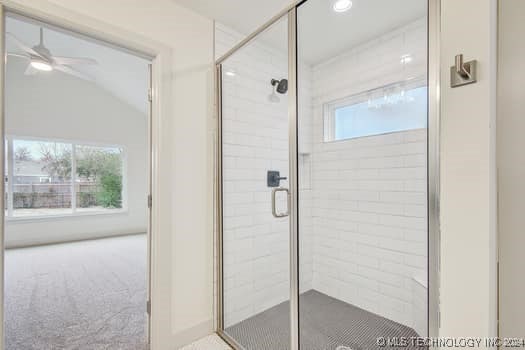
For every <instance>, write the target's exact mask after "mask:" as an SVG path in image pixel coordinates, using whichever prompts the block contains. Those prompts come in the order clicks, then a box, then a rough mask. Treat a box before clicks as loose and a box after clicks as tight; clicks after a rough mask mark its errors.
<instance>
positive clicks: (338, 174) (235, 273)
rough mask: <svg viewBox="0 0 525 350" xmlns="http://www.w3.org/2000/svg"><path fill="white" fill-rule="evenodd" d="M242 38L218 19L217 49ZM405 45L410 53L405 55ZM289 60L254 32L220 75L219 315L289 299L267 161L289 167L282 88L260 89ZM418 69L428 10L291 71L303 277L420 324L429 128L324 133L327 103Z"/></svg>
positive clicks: (282, 230) (271, 166)
mask: <svg viewBox="0 0 525 350" xmlns="http://www.w3.org/2000/svg"><path fill="white" fill-rule="evenodd" d="M282 35H284V36H286V32H283V34H282ZM240 38H242V36H241V35H239V34H237V33H235V32H234V31H233V30H230V29H229V28H227V27H225V26H223V25H221V24H217V25H216V56H217V57H220V55H222V54H223V53H224V52H226V51H227V50H228V49H229V48H231V47H232V46H233V44H234V43H236V42H238V41H239V39H240ZM404 54H411V55H412V56H413V61H412V62H411V63H410V64H409V65H404V66H401V65H400V56H402V55H404ZM287 63H288V61H287V56H286V52H285V49H283V50H280V49H278V48H275V47H272V46H271V45H269V44H268V42H262V41H260V40H257V41H255V42H253V43H251V44H250V45H249V46H248V47H245V48H243V49H242V51H239V52H238V53H237V54H235V56H233V57H231V58H230V59H228V60H227V61H226V62H225V63H224V66H223V71H226V70H228V71H231V72H234V74H235V75H233V76H230V75H228V76H224V79H223V161H224V163H223V169H224V173H223V180H224V182H223V185H224V208H223V210H224V263H225V266H224V272H225V276H224V277H225V280H224V289H225V290H224V306H225V326H226V327H228V326H231V325H233V324H235V323H237V322H239V321H242V320H244V319H246V318H248V317H250V316H253V315H255V314H257V313H259V312H261V311H264V310H265V309H267V308H270V307H272V306H274V305H276V304H278V303H280V302H282V301H285V300H288V299H289V255H288V253H289V236H288V235H289V233H288V220H287V219H275V218H274V217H273V216H272V215H271V202H270V193H271V189H269V188H268V187H266V171H267V170H279V171H280V172H281V175H282V176H288V115H287V102H288V98H287V97H286V96H283V95H279V97H280V99H281V101H280V102H279V103H270V102H268V99H267V97H268V95H269V94H270V93H271V91H272V89H271V85H270V80H271V79H272V78H277V79H281V78H285V77H286V78H287V75H288V74H287ZM425 72H426V24H425V21H424V20H419V21H416V22H414V23H410V24H408V25H407V26H405V27H403V28H400V29H398V30H396V31H392V32H390V33H388V34H387V35H385V36H384V37H381V38H377V39H375V40H372V41H370V42H368V43H366V44H363V45H361V46H359V47H355V48H352V49H351V50H349V51H347V52H345V53H344V54H343V55H341V56H338V57H335V58H333V59H331V60H330V61H328V62H323V63H322V64H318V65H315V66H313V67H310V66H307V65H305V64H300V66H299V72H298V76H299V187H300V192H299V199H300V207H299V213H300V242H299V243H300V260H301V261H300V278H301V281H300V282H301V283H300V289H301V291H302V292H304V291H307V290H309V289H316V290H318V291H320V292H322V293H326V294H328V295H330V296H333V297H336V298H338V299H341V300H343V301H346V302H348V303H351V304H353V305H356V306H359V307H361V308H364V309H366V310H368V311H371V312H375V313H377V314H379V315H382V316H384V317H387V318H390V319H392V320H394V321H397V322H400V323H403V324H405V325H408V326H411V327H413V328H414V329H416V330H417V331H418V332H422V330H424V329H425V328H426V326H425V325H426V323H425V324H423V322H426V321H425V320H426V309H425V307H424V305H425V304H426V299H425V298H426V297H425V296H424V295H426V292H425V290H426V287H425V286H422V285H421V284H417V283H416V284H415V282H414V278H415V277H414V276H417V277H418V278H419V280H426V264H427V257H426V254H427V251H426V244H427V243H426V240H427V235H426V233H427V230H426V217H427V214H426V190H427V188H426V186H427V183H426V129H418V130H410V131H405V132H397V133H391V134H386V135H378V136H370V137H364V138H356V139H351V140H345V141H339V142H332V143H325V142H323V115H322V110H323V104H324V103H326V102H329V101H333V100H335V99H339V98H342V97H346V96H349V95H352V94H355V93H359V92H361V91H364V90H367V89H370V88H375V87H378V86H381V85H384V84H388V83H391V82H393V81H399V80H402V79H406V78H407V77H411V76H421V75H423V76H424V75H425ZM287 184H288V182H286V181H285V182H283V186H287ZM284 206H285V203H284V200H283V198H281V200H280V201H279V203H278V207H279V208H281V209H283V208H284ZM423 312H425V315H421V313H423Z"/></svg>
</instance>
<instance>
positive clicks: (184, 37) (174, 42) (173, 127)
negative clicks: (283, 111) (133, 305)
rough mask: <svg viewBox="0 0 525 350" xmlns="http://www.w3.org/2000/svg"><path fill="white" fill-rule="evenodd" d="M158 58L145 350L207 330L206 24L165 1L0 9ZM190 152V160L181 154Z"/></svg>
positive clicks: (59, 1) (18, 2)
mask: <svg viewBox="0 0 525 350" xmlns="http://www.w3.org/2000/svg"><path fill="white" fill-rule="evenodd" d="M2 3H8V4H11V5H15V6H17V7H19V8H21V9H22V10H23V8H24V7H25V8H32V9H33V10H35V11H36V13H37V14H40V15H42V16H44V17H51V18H55V19H56V20H60V21H61V22H65V23H66V24H68V25H69V26H72V27H74V28H78V29H85V30H88V31H90V32H94V33H97V34H99V35H101V36H104V37H110V38H112V39H113V40H116V41H118V42H123V43H127V44H129V45H133V46H137V47H139V48H143V49H145V50H151V51H153V52H157V53H162V55H161V59H160V61H157V63H158V64H159V65H160V66H157V68H158V69H157V70H156V72H155V78H156V81H157V82H158V83H159V85H158V86H159V88H160V90H157V91H155V92H156V95H155V97H154V99H157V97H158V96H157V95H158V94H161V98H162V103H161V104H159V105H156V106H155V110H156V111H157V112H159V113H160V114H159V115H160V119H158V120H156V125H154V134H155V136H156V140H157V141H158V142H159V147H155V151H154V154H153V157H154V162H155V163H156V164H157V165H158V172H157V178H156V180H157V181H156V182H155V184H154V192H153V193H154V198H153V227H154V234H153V243H152V251H153V254H154V255H153V256H154V260H153V261H152V284H153V296H152V308H153V310H152V331H153V333H152V349H153V350H163V349H177V348H178V347H179V346H181V345H183V344H185V343H188V342H190V341H192V340H194V339H196V338H198V337H201V336H204V335H206V334H208V333H211V332H212V330H213V320H212V318H213V297H212V295H213V292H212V289H213V250H212V249H213V226H212V225H213V215H212V213H213V153H212V150H213V139H214V138H213V125H214V124H213V121H212V115H213V113H212V106H213V74H212V72H213V70H212V62H213V22H212V21H211V20H209V19H207V18H204V17H202V16H200V15H198V14H196V13H194V12H192V11H190V10H187V9H185V8H183V7H181V6H179V5H177V4H176V3H175V2H174V1H171V0H157V1H155V2H150V1H144V0H109V1H103V2H98V1H96V2H93V1H90V0H52V1H46V0H39V1H28V0H13V1H10V0H4V1H2ZM188 150H191V152H188Z"/></svg>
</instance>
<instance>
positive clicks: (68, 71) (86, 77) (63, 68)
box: [53, 64, 94, 81]
mask: <svg viewBox="0 0 525 350" xmlns="http://www.w3.org/2000/svg"><path fill="white" fill-rule="evenodd" d="M53 68H54V69H56V70H58V71H61V72H63V73H66V74H69V75H72V76H74V77H77V78H80V79H84V80H88V81H93V80H94V79H93V78H92V77H90V76H89V75H87V74H84V73H82V72H79V71H77V70H74V69H73V68H69V67H68V66H62V65H60V64H56V65H54V66H53Z"/></svg>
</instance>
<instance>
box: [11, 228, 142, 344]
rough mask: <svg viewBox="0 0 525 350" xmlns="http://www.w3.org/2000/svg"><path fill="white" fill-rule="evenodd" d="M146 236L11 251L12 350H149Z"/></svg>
mask: <svg viewBox="0 0 525 350" xmlns="http://www.w3.org/2000/svg"><path fill="white" fill-rule="evenodd" d="M146 249H147V248H146V235H136V236H125V237H118V238H107V239H99V240H93V241H82V242H76V243H65V244H57V245H48V246H41V247H33V248H23V249H10V250H6V254H5V274H6V277H5V288H6V296H5V317H6V324H5V337H6V339H5V344H6V350H58V349H67V350H73V349H75V350H77V349H78V350H101V349H111V350H121V349H122V350H145V349H147V346H146V322H147V321H146V320H147V319H146V313H145V312H146Z"/></svg>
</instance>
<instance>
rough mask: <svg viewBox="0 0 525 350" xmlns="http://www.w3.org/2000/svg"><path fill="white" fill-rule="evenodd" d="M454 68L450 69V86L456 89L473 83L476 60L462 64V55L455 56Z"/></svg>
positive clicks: (474, 80)
mask: <svg viewBox="0 0 525 350" xmlns="http://www.w3.org/2000/svg"><path fill="white" fill-rule="evenodd" d="M454 63H455V64H454V66H452V67H450V86H451V87H453V88H454V87H458V86H462V85H467V84H472V83H475V82H476V81H477V80H476V60H472V61H469V62H463V54H459V55H456V57H455V62H454Z"/></svg>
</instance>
